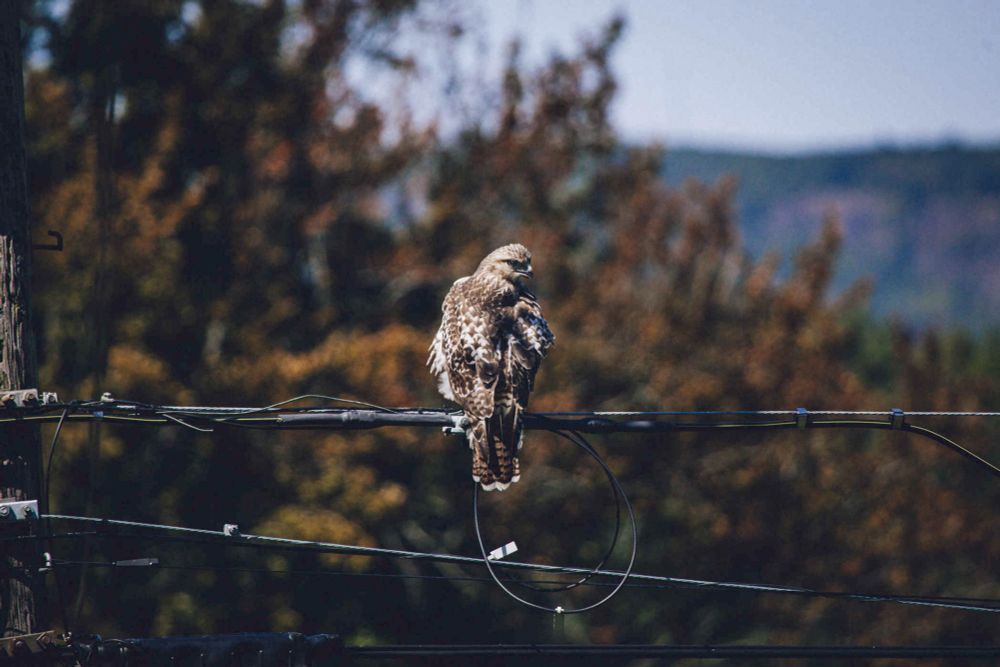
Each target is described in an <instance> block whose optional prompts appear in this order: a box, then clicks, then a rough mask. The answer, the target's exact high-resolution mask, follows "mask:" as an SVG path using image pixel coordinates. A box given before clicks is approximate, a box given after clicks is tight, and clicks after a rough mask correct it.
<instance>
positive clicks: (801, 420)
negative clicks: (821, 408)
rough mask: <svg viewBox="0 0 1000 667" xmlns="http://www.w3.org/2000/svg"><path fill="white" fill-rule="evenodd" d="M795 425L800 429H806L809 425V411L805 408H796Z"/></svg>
mask: <svg viewBox="0 0 1000 667" xmlns="http://www.w3.org/2000/svg"><path fill="white" fill-rule="evenodd" d="M795 423H796V425H797V426H798V427H799V428H805V427H806V426H808V424H809V411H808V410H806V409H805V408H795Z"/></svg>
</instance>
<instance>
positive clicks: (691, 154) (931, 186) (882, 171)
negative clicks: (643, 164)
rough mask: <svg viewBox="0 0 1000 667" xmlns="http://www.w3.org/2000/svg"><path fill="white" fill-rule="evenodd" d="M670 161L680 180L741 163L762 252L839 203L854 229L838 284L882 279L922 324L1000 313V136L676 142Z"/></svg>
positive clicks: (743, 209) (752, 239)
mask: <svg viewBox="0 0 1000 667" xmlns="http://www.w3.org/2000/svg"><path fill="white" fill-rule="evenodd" d="M665 172H666V173H665V177H666V179H667V180H668V181H669V182H671V183H674V184H678V183H680V182H682V181H683V180H685V179H687V178H692V177H693V178H697V179H700V180H703V181H706V182H714V181H716V180H717V179H718V178H719V177H720V176H722V175H723V174H732V175H734V176H735V177H736V178H737V182H738V184H739V189H738V191H737V197H736V205H737V209H738V213H739V219H740V224H741V227H742V230H743V233H744V235H745V240H746V245H747V248H748V249H749V251H750V252H751V253H752V254H753V255H754V256H760V255H761V254H762V253H764V252H767V251H778V252H780V253H782V255H783V257H785V258H786V260H787V258H788V257H790V255H791V253H792V252H793V251H794V249H795V248H797V247H799V246H801V245H802V244H803V243H805V242H807V241H809V240H810V239H812V238H815V236H816V231H817V229H818V228H819V225H820V223H821V220H822V217H823V214H824V212H826V211H828V210H830V209H833V210H835V211H836V212H837V213H838V215H839V217H840V220H841V222H842V223H843V227H844V233H845V239H844V246H843V250H842V253H841V260H840V266H839V267H838V268H839V270H838V275H837V279H836V285H835V287H836V288H837V289H840V288H843V287H844V286H846V285H849V284H851V283H852V282H854V281H855V280H857V279H858V278H862V277H868V278H871V279H873V280H874V283H875V292H874V295H873V298H872V311H873V312H874V313H875V314H877V315H886V316H889V315H893V316H898V317H900V318H902V319H903V320H904V321H906V322H909V323H911V324H912V325H914V326H918V327H925V326H930V325H934V326H951V325H956V324H957V325H962V326H964V327H966V328H969V329H982V328H983V327H985V326H988V325H1000V148H993V149H974V148H966V147H959V146H943V147H940V148H930V149H888V148H887V149H877V150H874V149H873V150H871V151H864V152H844V153H830V154H814V155H804V156H789V157H785V156H781V157H775V156H766V155H756V154H750V153H736V152H715V151H705V150H697V149H675V150H670V151H668V153H667V159H666V165H665Z"/></svg>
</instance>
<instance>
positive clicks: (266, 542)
mask: <svg viewBox="0 0 1000 667" xmlns="http://www.w3.org/2000/svg"><path fill="white" fill-rule="evenodd" d="M41 518H43V519H53V520H62V521H73V522H80V523H90V524H97V525H99V526H101V527H103V528H105V529H108V528H110V527H121V528H131V529H141V530H150V531H159V532H162V533H166V534H171V535H179V536H184V537H186V536H194V537H197V538H202V539H205V540H211V541H210V542H207V543H209V544H216V545H220V544H221V545H227V546H240V547H246V546H257V547H263V548H277V549H292V550H303V551H311V552H320V553H339V554H345V555H351V556H367V557H387V558H402V559H407V560H417V561H420V560H422V561H430V562H443V563H456V564H463V565H475V566H483V564H484V563H483V559H482V557H472V556H459V555H455V554H443V553H432V552H420V551H407V550H402V549H388V548H384V547H365V546H360V545H348V544H339V543H335V542H319V541H312V540H298V539H293V538H286V537H272V536H265V535H249V534H240V535H239V536H231V535H227V534H226V533H224V532H222V531H214V530H208V529H203V528H186V527H180V526H168V525H164V524H152V523H142V522H136V521H123V520H119V519H103V518H96V517H80V516H70V515H63V514H49V515H43V516H42V517H41ZM98 536H99V537H133V538H135V537H139V538H142V539H150V538H149V536H138V535H134V534H128V533H124V534H123V533H119V532H112V531H107V532H102V531H98ZM160 537H161V536H156V539H159V538H160ZM493 565H495V566H498V567H501V568H510V569H519V570H524V571H535V572H547V573H552V574H574V575H581V574H587V573H589V572H590V570H589V569H587V568H580V567H569V566H561V565H540V564H534V563H522V562H517V561H506V560H500V561H495V562H494V563H493ZM597 574H598V575H600V576H606V577H614V578H620V577H622V576H623V575H624V574H625V572H622V571H618V570H599V571H598V572H597ZM629 578H630V579H634V580H636V581H640V582H650V583H657V584H661V585H663V586H664V587H680V588H688V589H701V590H729V591H744V592H753V593H772V594H784V595H796V596H803V597H822V598H830V599H843V600H855V601H862V602H886V603H896V604H907V605H917V606H927V607H938V608H944V609H954V610H961V611H972V612H984V613H1000V600H973V599H967V598H958V597H947V598H944V597H942V598H935V597H932V596H915V595H895V594H878V593H855V592H840V591H820V590H814V589H809V588H802V587H795V586H782V585H771V584H756V583H742V582H722V581H709V580H702V579H687V578H680V577H668V576H662V575H652V574H637V573H632V574H631V575H630V577H629Z"/></svg>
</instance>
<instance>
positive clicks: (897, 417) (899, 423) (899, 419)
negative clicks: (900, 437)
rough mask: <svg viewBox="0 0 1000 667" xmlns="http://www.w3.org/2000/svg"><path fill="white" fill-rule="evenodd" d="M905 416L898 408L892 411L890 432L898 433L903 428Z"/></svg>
mask: <svg viewBox="0 0 1000 667" xmlns="http://www.w3.org/2000/svg"><path fill="white" fill-rule="evenodd" d="M905 416H906V413H904V412H903V411H902V410H900V409H899V408H893V409H892V430H894V431H898V430H899V429H901V428H903V418H904V417H905Z"/></svg>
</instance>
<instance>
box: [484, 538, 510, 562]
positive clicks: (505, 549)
mask: <svg viewBox="0 0 1000 667" xmlns="http://www.w3.org/2000/svg"><path fill="white" fill-rule="evenodd" d="M512 553H517V543H516V542H508V543H507V544H505V545H503V546H502V547H500V548H498V549H494V550H493V551H491V552H490V555H489V556H487V558H489V559H490V560H500V559H501V558H504V557H505V556H509V555H511V554H512Z"/></svg>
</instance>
